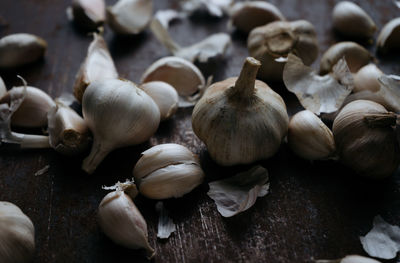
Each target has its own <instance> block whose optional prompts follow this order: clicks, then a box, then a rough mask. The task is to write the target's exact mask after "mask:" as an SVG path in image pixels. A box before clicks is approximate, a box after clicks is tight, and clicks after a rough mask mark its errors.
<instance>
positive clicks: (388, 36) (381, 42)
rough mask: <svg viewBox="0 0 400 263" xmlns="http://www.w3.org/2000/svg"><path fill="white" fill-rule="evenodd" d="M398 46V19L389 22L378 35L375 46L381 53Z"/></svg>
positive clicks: (399, 41) (399, 35) (399, 24)
mask: <svg viewBox="0 0 400 263" xmlns="http://www.w3.org/2000/svg"><path fill="white" fill-rule="evenodd" d="M399 44H400V17H398V18H395V19H392V20H390V21H389V22H388V23H387V24H386V25H384V26H383V28H382V30H381V32H380V33H379V35H378V39H377V46H378V49H379V50H380V51H381V52H384V53H385V52H388V51H390V50H392V49H396V48H398V46H399Z"/></svg>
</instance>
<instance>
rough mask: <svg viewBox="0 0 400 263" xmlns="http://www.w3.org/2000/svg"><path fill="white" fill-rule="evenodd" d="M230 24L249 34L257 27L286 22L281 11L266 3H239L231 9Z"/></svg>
mask: <svg viewBox="0 0 400 263" xmlns="http://www.w3.org/2000/svg"><path fill="white" fill-rule="evenodd" d="M230 20H231V21H230V24H232V25H233V26H234V27H236V28H237V29H238V30H240V31H242V32H244V33H249V32H250V31H251V30H253V29H254V28H256V27H259V26H263V25H266V24H268V23H271V22H273V21H278V20H285V17H284V16H283V15H282V13H281V11H280V10H279V9H278V8H277V7H276V6H274V5H273V4H270V3H267V2H264V1H245V2H237V3H236V4H235V5H234V6H233V7H232V8H231V9H230Z"/></svg>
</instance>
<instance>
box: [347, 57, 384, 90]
mask: <svg viewBox="0 0 400 263" xmlns="http://www.w3.org/2000/svg"><path fill="white" fill-rule="evenodd" d="M382 75H383V72H382V71H381V70H380V69H379V68H378V67H377V66H376V65H375V64H372V63H371V64H368V65H366V66H364V67H362V68H360V70H359V71H358V72H357V73H356V74H354V89H353V92H360V91H363V90H369V91H372V92H375V91H378V90H379V89H380V83H379V80H378V78H379V77H380V76H382Z"/></svg>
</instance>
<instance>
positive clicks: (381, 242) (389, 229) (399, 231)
mask: <svg viewBox="0 0 400 263" xmlns="http://www.w3.org/2000/svg"><path fill="white" fill-rule="evenodd" d="M399 240H400V228H399V227H398V226H393V225H390V224H388V223H387V222H386V221H385V220H383V218H382V217H381V216H379V215H378V216H376V217H375V218H374V222H373V228H372V229H371V230H370V231H369V232H368V233H367V235H365V236H364V237H360V241H361V244H362V246H363V248H364V250H365V252H367V253H368V255H370V256H371V257H377V258H382V259H392V258H395V257H396V255H397V252H399V251H400V241H399Z"/></svg>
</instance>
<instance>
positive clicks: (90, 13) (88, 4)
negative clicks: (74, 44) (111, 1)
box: [67, 0, 106, 30]
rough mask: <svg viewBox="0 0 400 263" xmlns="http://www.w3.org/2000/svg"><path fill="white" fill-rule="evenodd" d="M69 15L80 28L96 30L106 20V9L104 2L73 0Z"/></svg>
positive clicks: (68, 11) (99, 0) (101, 0)
mask: <svg viewBox="0 0 400 263" xmlns="http://www.w3.org/2000/svg"><path fill="white" fill-rule="evenodd" d="M67 14H69V16H70V18H71V20H73V21H74V22H75V23H76V24H77V25H78V26H80V27H82V28H84V29H87V30H96V29H97V28H98V27H99V26H101V25H102V24H103V23H104V21H105V19H106V7H105V3H104V0H73V1H72V4H71V7H69V8H68V9H67Z"/></svg>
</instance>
